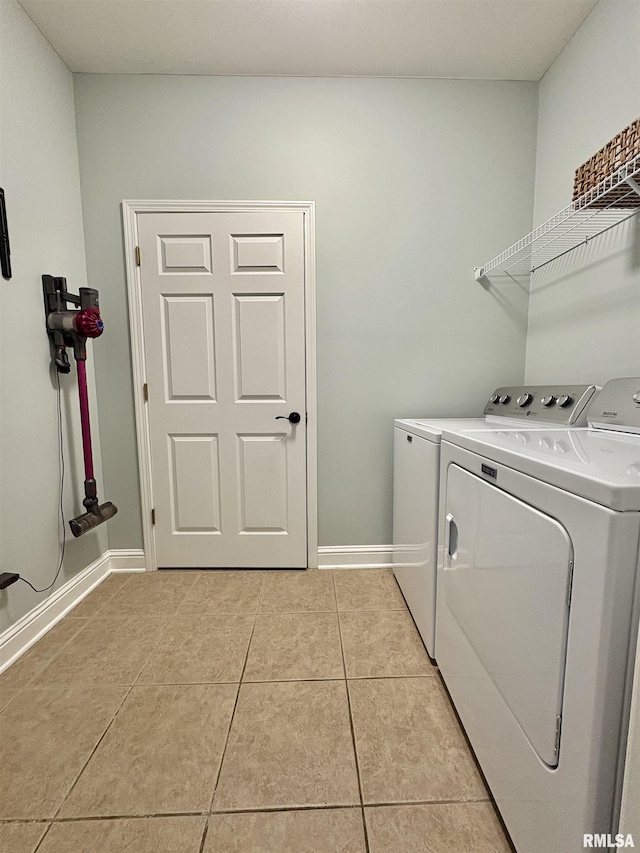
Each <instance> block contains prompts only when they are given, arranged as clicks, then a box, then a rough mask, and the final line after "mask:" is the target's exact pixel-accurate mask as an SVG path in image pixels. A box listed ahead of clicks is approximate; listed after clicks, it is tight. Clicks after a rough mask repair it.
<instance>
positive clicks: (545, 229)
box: [475, 154, 640, 281]
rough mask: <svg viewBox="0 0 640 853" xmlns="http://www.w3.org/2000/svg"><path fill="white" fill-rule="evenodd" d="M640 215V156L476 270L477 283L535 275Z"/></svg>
mask: <svg viewBox="0 0 640 853" xmlns="http://www.w3.org/2000/svg"><path fill="white" fill-rule="evenodd" d="M638 212H640V154H639V155H638V156H637V157H634V158H633V160H630V161H629V162H628V163H625V164H624V166H621V167H620V168H619V169H617V170H616V171H615V172H614V173H613V174H612V175H609V176H608V177H607V178H605V179H604V180H603V181H601V182H600V183H599V184H597V186H595V187H594V188H593V189H591V190H589V192H587V193H585V194H584V195H583V196H580V198H578V199H576V201H574V202H572V203H571V204H570V205H568V206H567V207H565V208H564V210H561V211H560V213H556V215H555V216H552V217H551V219H548V220H547V221H546V222H544V223H543V224H542V225H539V226H538V227H537V228H536V229H535V230H534V231H532V232H531V233H530V234H527V236H526V237H523V238H522V239H521V240H518V242H517V243H514V244H513V246H510V247H509V248H508V249H506V250H505V251H504V252H502V254H500V255H497V256H496V257H495V258H493V260H491V261H489V262H488V263H487V264H485V265H484V266H481V267H476V268H475V277H476V281H480V280H481V279H483V278H487V277H488V276H489V275H490V274H491V273H493V272H505V273H511V275H517V274H523V273H533V272H535V271H536V270H538V269H540V268H541V267H543V266H546V264H550V263H551V262H552V261H555V260H556V259H557V258H560V257H562V256H563V255H566V254H567V253H568V252H571V251H573V250H574V249H576V248H577V247H578V246H583V245H584V244H585V243H588V242H589V241H590V240H593V239H594V237H597V236H598V235H599V234H603V233H604V232H605V231H609V230H610V229H611V228H615V226H616V225H620V223H622V222H625V221H626V220H627V219H630V218H631V217H632V216H635V215H636V214H637V213H638Z"/></svg>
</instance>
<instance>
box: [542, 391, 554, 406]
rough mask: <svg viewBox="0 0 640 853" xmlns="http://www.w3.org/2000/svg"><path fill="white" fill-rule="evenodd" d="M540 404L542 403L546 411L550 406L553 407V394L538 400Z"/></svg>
mask: <svg viewBox="0 0 640 853" xmlns="http://www.w3.org/2000/svg"><path fill="white" fill-rule="evenodd" d="M540 402H541V403H542V405H543V406H546V408H547V409H548V408H550V407H551V406H555V403H556V398H555V397H554V396H553V394H547V396H546V397H543V398H542V399H541V400H540Z"/></svg>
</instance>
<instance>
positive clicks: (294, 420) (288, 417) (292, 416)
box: [276, 412, 300, 424]
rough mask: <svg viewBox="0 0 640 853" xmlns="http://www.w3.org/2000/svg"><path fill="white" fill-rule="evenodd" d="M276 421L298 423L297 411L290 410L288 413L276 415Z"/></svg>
mask: <svg viewBox="0 0 640 853" xmlns="http://www.w3.org/2000/svg"><path fill="white" fill-rule="evenodd" d="M276 420H277V421H280V420H282V421H289V423H290V424H299V423H300V415H299V414H298V412H291V414H289V415H278V416H277V417H276Z"/></svg>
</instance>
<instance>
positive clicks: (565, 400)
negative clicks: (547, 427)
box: [557, 394, 573, 409]
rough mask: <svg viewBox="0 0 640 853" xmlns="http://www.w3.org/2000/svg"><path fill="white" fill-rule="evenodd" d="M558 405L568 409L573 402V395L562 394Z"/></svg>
mask: <svg viewBox="0 0 640 853" xmlns="http://www.w3.org/2000/svg"><path fill="white" fill-rule="evenodd" d="M557 403H558V405H559V406H560V408H561V409H566V408H567V406H569V405H570V404H571V403H573V397H570V396H569V395H568V394H561V395H560V396H559V397H558V400H557Z"/></svg>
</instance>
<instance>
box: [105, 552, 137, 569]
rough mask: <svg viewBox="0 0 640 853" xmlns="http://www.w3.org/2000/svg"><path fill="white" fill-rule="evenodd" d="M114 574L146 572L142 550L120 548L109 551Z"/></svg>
mask: <svg viewBox="0 0 640 853" xmlns="http://www.w3.org/2000/svg"><path fill="white" fill-rule="evenodd" d="M107 554H109V558H110V560H111V571H112V572H144V571H146V565H145V561H144V551H143V550H142V548H118V549H116V550H111V551H107Z"/></svg>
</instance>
